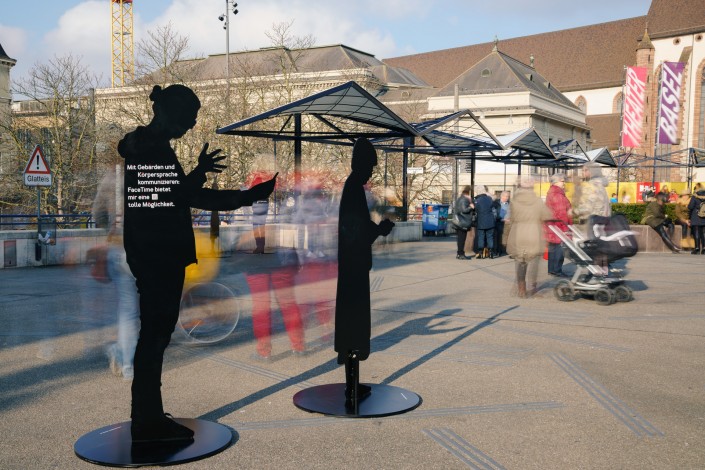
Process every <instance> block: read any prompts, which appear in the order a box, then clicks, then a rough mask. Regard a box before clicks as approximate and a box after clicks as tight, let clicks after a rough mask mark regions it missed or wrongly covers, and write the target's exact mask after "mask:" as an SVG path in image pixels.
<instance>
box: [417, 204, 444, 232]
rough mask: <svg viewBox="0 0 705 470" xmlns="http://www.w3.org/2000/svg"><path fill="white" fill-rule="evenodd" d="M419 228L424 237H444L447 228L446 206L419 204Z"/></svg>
mask: <svg viewBox="0 0 705 470" xmlns="http://www.w3.org/2000/svg"><path fill="white" fill-rule="evenodd" d="M421 209H422V210H423V214H422V216H421V228H422V230H423V234H424V235H430V234H431V233H433V235H438V234H439V233H441V232H442V233H443V235H444V236H445V235H446V229H447V227H448V204H421Z"/></svg>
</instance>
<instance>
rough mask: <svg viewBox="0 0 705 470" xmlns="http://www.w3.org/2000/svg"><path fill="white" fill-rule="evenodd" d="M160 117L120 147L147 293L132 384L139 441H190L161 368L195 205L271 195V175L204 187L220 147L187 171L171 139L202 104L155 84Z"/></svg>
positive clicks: (128, 225)
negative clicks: (235, 186)
mask: <svg viewBox="0 0 705 470" xmlns="http://www.w3.org/2000/svg"><path fill="white" fill-rule="evenodd" d="M149 98H150V100H152V101H153V102H154V104H153V106H152V109H153V111H154V117H153V119H152V121H151V122H150V123H149V124H148V125H147V126H140V127H138V128H137V129H135V130H134V131H132V132H130V133H128V134H127V135H126V136H125V137H124V138H123V139H122V140H121V141H120V143H119V145H118V151H119V153H120V155H121V156H122V157H123V158H124V159H125V185H124V187H125V191H124V197H125V220H124V244H125V251H126V253H127V262H128V264H129V266H130V269H131V270H132V273H133V274H134V276H135V278H136V281H137V288H138V290H139V297H140V320H141V327H140V334H139V340H138V342H137V348H136V351H135V360H134V372H135V375H134V380H133V382H132V412H131V416H132V423H131V435H132V441H133V443H143V442H146V443H149V442H169V441H170V442H180V441H181V442H183V441H190V440H192V439H193V431H192V430H191V429H189V428H187V427H185V426H182V425H181V424H179V423H177V422H176V421H174V420H173V419H171V418H170V417H169V416H168V415H166V414H165V413H164V409H163V405H162V396H161V390H160V387H161V382H160V380H161V373H162V363H163V359H164V350H165V349H166V347H167V345H168V344H169V340H170V337H171V334H172V332H173V331H174V327H175V325H176V321H177V319H178V315H179V305H180V300H181V294H182V289H183V284H184V269H185V268H186V266H188V265H189V264H191V263H196V262H197V260H196V248H195V242H194V234H193V229H192V221H191V212H190V208H191V207H196V208H200V209H204V210H211V211H217V210H233V209H237V208H238V207H241V206H249V205H251V204H252V202H253V201H257V200H261V199H266V198H267V197H269V195H270V194H271V193H272V191H273V190H274V185H275V182H276V175H275V177H274V178H272V179H271V180H269V181H267V182H264V183H262V184H259V185H256V186H253V187H252V188H250V189H249V190H246V191H238V190H222V191H217V190H213V189H208V188H203V184H204V183H205V182H206V173H210V172H213V173H220V172H221V171H222V169H223V168H225V165H222V164H219V162H220V161H221V160H223V159H224V158H225V157H224V156H217V155H218V153H220V149H218V150H214V151H212V152H208V144H207V143H206V144H204V145H203V150H202V151H201V154H200V155H199V157H198V165H197V166H196V168H195V169H194V170H193V171H191V172H190V173H189V174H188V175H187V174H185V173H184V170H183V169H182V167H181V165H180V164H179V161H178V159H177V157H176V154H175V153H174V150H173V149H172V148H171V146H170V144H169V142H170V140H172V139H178V138H180V137H182V136H183V135H184V134H185V133H186V132H187V131H188V130H189V129H191V128H193V127H194V126H195V125H196V116H197V114H198V110H199V108H200V106H201V104H200V101H199V100H198V97H196V95H195V94H194V93H193V91H191V90H190V89H189V88H187V87H185V86H182V85H171V86H169V87H167V88H165V89H162V88H161V87H159V86H155V87H154V89H153V90H152V93H151V94H150V95H149Z"/></svg>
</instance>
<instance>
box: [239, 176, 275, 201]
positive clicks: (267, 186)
mask: <svg viewBox="0 0 705 470" xmlns="http://www.w3.org/2000/svg"><path fill="white" fill-rule="evenodd" d="M278 174H279V172H277V173H276V174H275V175H274V177H272V179H271V180H269V181H265V182H264V183H260V184H256V185H254V186H252V187H251V188H250V189H248V190H247V192H248V193H249V195H250V196H251V198H252V201H253V202H254V201H263V200H265V199H267V198H268V197H269V195H270V194H272V191H274V185H275V184H277V175H278Z"/></svg>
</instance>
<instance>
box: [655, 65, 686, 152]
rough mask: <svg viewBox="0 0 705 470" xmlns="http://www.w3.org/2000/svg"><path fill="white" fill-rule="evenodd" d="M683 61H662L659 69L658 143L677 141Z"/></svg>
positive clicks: (674, 142)
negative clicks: (661, 66)
mask: <svg viewBox="0 0 705 470" xmlns="http://www.w3.org/2000/svg"><path fill="white" fill-rule="evenodd" d="M684 66H685V64H683V62H664V63H663V68H662V69H661V101H660V107H659V109H660V111H659V133H658V142H659V144H677V143H678V116H679V115H680V110H681V106H680V96H681V82H682V80H683V69H684V68H685V67H684Z"/></svg>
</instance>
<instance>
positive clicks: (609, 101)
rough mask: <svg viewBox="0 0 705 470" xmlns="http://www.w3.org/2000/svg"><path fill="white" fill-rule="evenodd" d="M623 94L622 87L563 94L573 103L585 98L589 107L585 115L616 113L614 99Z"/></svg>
mask: <svg viewBox="0 0 705 470" xmlns="http://www.w3.org/2000/svg"><path fill="white" fill-rule="evenodd" d="M621 92H622V87H609V88H597V89H594V90H581V91H570V92H566V93H563V94H564V95H565V97H566V98H568V99H569V100H570V101H572V102H573V103H576V102H577V99H578V98H579V97H580V96H582V97H584V98H585V101H586V103H587V107H586V109H585V113H586V114H587V115H593V114H612V113H613V112H614V99H615V97H616V96H617V95H618V94H619V93H621Z"/></svg>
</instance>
